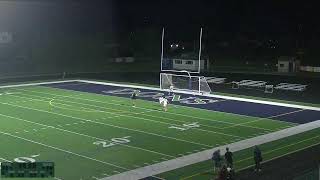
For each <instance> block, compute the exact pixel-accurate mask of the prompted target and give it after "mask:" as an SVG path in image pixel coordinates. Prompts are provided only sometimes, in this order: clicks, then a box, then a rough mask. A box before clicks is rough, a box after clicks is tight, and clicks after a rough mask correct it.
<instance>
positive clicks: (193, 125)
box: [169, 122, 200, 131]
mask: <svg viewBox="0 0 320 180" xmlns="http://www.w3.org/2000/svg"><path fill="white" fill-rule="evenodd" d="M198 127H200V124H198V122H194V123H189V124H182V126H169V129H177V130H179V131H186V130H189V129H192V128H198Z"/></svg>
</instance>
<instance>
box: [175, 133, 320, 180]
mask: <svg viewBox="0 0 320 180" xmlns="http://www.w3.org/2000/svg"><path fill="white" fill-rule="evenodd" d="M316 137H319V136H316ZM313 138H315V137H313ZM313 138H309V139H313ZM306 140H307V139H306ZM303 141H305V140H303ZM296 144H299V141H298V143H292V144H289V145H286V146H283V147H280V148H277V149H273V150H270V151H266V153H264V154H269V153H271V152H273V151H276V150H280V149H283V148H285V147H288V146H293V145H296ZM319 144H320V143H316V144H312V145H309V146H306V147H303V148H300V149H296V150H294V151H291V152H288V153H285V154H282V155H280V156H275V157H273V158H271V159H268V160H265V161H262V163H261V164H264V163H266V162H269V161H272V160H275V159H278V158H281V157H284V156H286V155H289V154H293V153H295V152H298V151H301V150H304V149H307V148H310V147H313V146H317V145H319ZM249 159H252V157H248V158H244V159H241V160H239V161H236V162H235V164H236V163H239V162H242V161H246V160H249ZM252 166H254V164H251V165H249V166H247V167H244V168H241V169H239V170H237V172H239V171H242V170H244V169H248V168H249V167H252ZM211 171H212V169H208V170H205V171H203V172H199V173H196V174H193V175H191V176H187V177H184V178H182V179H181V180H185V179H190V178H192V177H195V176H199V175H201V174H204V173H208V172H211Z"/></svg>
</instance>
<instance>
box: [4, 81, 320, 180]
mask: <svg viewBox="0 0 320 180" xmlns="http://www.w3.org/2000/svg"><path fill="white" fill-rule="evenodd" d="M79 87H81V88H79ZM77 88H79V89H77ZM91 88H92V86H90V84H88V83H78V82H75V83H60V84H57V85H37V86H22V87H7V88H2V89H0V108H1V112H0V124H1V126H0V141H1V148H0V154H1V156H0V161H2V162H4V161H31V162H32V161H52V162H54V163H55V172H56V174H55V175H56V179H64V180H73V179H74V180H80V179H83V180H84V179H86V180H87V179H89V180H90V179H92V180H93V179H102V178H106V177H109V176H113V175H116V174H120V173H123V172H127V171H130V170H134V169H137V168H141V167H145V166H149V165H153V164H157V163H160V162H163V161H168V160H172V159H176V158H179V157H184V156H187V155H190V154H194V153H197V152H201V151H204V150H208V149H212V148H214V147H218V146H222V145H227V144H230V143H234V142H238V141H241V140H245V139H249V138H254V137H256V136H260V135H264V134H268V133H271V132H275V131H279V130H282V129H286V128H290V127H294V126H296V125H298V122H300V120H299V117H300V115H295V116H293V115H294V114H296V113H297V114H299V113H302V112H303V113H304V112H305V111H307V112H306V113H308V114H309V115H310V118H309V119H308V117H306V118H305V119H307V120H308V121H309V122H312V121H315V120H317V119H315V118H314V117H319V112H318V111H313V110H312V111H311V110H305V109H294V108H291V109H290V108H289V107H285V108H284V109H283V110H284V111H282V110H281V107H276V108H274V107H267V108H266V109H260V108H257V109H259V110H261V112H267V111H270V109H272V108H274V109H277V111H272V112H268V113H266V114H263V113H262V115H261V116H259V112H260V111H259V112H257V111H250V110H252V109H251V108H252V107H253V106H252V107H251V106H248V107H243V106H241V104H237V102H232V103H231V102H230V100H224V99H210V100H208V99H199V98H194V99H192V101H190V99H187V100H186V99H184V101H183V99H181V100H180V101H179V102H173V103H172V104H170V105H169V109H168V112H164V111H162V108H161V107H160V105H159V103H158V102H157V99H153V100H152V99H150V97H152V96H148V93H145V94H143V93H142V97H143V98H138V99H137V102H136V107H132V106H131V105H132V104H131V101H130V99H129V98H130V95H129V93H128V89H125V90H120V91H119V87H117V88H114V87H113V88H110V87H107V86H103V85H101V87H100V86H99V88H97V87H94V88H93V89H94V90H92V89H91ZM123 89H124V88H123ZM149 95H150V94H149ZM153 96H154V94H153ZM181 97H182V96H181ZM181 102H182V103H181ZM224 103H230V104H233V105H234V104H236V107H233V106H232V107H229V106H228V107H227V105H226V104H224ZM208 104H214V105H215V107H214V108H213V110H210V108H211V107H209V106H208V107H204V106H205V105H208ZM197 106H199V108H197ZM257 106H259V105H257ZM215 108H216V109H215ZM232 108H234V109H242V108H248V109H247V110H246V113H247V114H246V113H241V112H240V111H236V110H234V113H233V112H232V111H233V110H232ZM219 109H227V111H226V112H223V111H219ZM228 109H229V110H228ZM279 109H280V110H279ZM308 111H309V112H308ZM255 114H258V115H255ZM302 115H303V114H302ZM288 116H290V117H288ZM303 116H305V115H303ZM282 118H283V119H282ZM288 119H289V120H288Z"/></svg>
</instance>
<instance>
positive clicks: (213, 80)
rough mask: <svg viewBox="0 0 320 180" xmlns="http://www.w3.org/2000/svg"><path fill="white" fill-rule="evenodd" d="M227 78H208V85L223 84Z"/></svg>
mask: <svg viewBox="0 0 320 180" xmlns="http://www.w3.org/2000/svg"><path fill="white" fill-rule="evenodd" d="M226 79H227V78H218V77H206V80H207V82H208V83H213V84H223V83H225V81H226Z"/></svg>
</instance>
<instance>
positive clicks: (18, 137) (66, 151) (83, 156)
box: [0, 131, 129, 170]
mask: <svg viewBox="0 0 320 180" xmlns="http://www.w3.org/2000/svg"><path fill="white" fill-rule="evenodd" d="M0 134H3V135H6V136H10V137H13V138H16V139H21V140H24V141H27V142H30V143H33V144H38V145H41V146H44V147H47V148H51V149H54V150H57V151H61V152H64V153H67V154H72V155H75V156H78V157H82V158H84V159H89V160H92V161H96V162H99V163H102V164H106V165H109V166H113V167H116V168H119V169H123V170H129V169H127V168H124V167H121V166H118V165H115V164H112V163H108V162H105V161H101V160H98V159H95V158H91V157H88V156H85V155H82V154H78V153H74V152H72V151H68V150H64V149H61V148H57V147H54V146H51V145H47V144H43V143H40V142H37V141H33V140H30V139H27V138H23V137H20V136H16V135H13V134H10V133H6V132H3V131H0Z"/></svg>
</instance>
